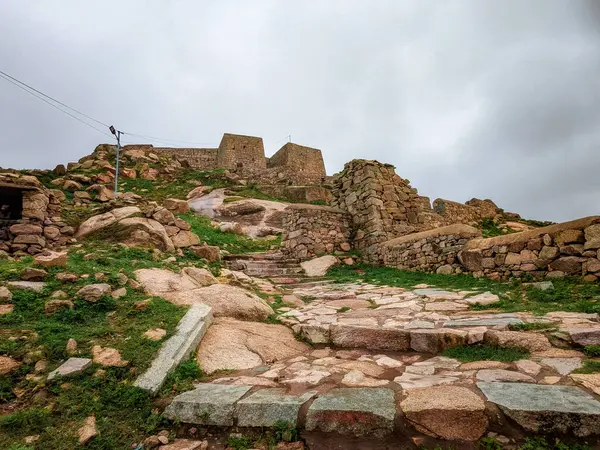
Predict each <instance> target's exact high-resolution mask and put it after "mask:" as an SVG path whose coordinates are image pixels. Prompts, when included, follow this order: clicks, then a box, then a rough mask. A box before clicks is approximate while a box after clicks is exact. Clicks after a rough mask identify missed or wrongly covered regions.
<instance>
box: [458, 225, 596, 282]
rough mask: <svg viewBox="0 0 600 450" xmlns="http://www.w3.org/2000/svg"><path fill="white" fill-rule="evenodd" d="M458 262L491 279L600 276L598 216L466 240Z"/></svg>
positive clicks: (592, 279) (594, 278)
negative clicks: (519, 231)
mask: <svg viewBox="0 0 600 450" xmlns="http://www.w3.org/2000/svg"><path fill="white" fill-rule="evenodd" d="M459 256H460V260H461V263H462V265H463V266H464V267H465V270H466V271H469V272H472V273H473V274H474V275H476V276H487V277H490V278H494V279H508V278H522V277H523V276H525V275H530V276H532V277H534V278H536V279H541V278H558V277H563V276H565V275H570V276H584V277H586V280H587V281H597V280H598V278H599V277H600V216H592V217H586V218H583V219H578V220H574V221H571V222H565V223H560V224H556V225H550V226H547V227H543V228H536V229H533V230H528V231H524V232H521V233H514V234H507V235H504V236H497V237H493V238H487V239H474V240H471V241H469V242H468V243H467V244H466V245H465V247H464V249H463V251H462V252H461V254H460V255H459Z"/></svg>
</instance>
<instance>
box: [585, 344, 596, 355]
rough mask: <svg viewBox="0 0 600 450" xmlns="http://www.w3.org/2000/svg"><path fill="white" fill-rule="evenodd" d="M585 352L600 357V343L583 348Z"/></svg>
mask: <svg viewBox="0 0 600 450" xmlns="http://www.w3.org/2000/svg"><path fill="white" fill-rule="evenodd" d="M583 353H585V354H586V355H587V356H591V357H600V345H588V346H587V347H584V348H583Z"/></svg>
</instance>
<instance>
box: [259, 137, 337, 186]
mask: <svg viewBox="0 0 600 450" xmlns="http://www.w3.org/2000/svg"><path fill="white" fill-rule="evenodd" d="M267 167H269V168H277V169H279V171H281V170H282V169H283V170H284V171H285V174H286V175H289V176H292V177H294V178H293V179H294V180H298V181H302V182H304V183H320V182H321V181H322V179H323V178H325V177H326V176H327V174H326V172H325V163H324V162H323V155H322V154H321V150H318V149H316V148H310V147H305V146H302V145H298V144H294V143H291V142H288V143H287V144H285V145H284V146H283V147H281V149H279V151H278V152H277V153H275V154H274V155H273V156H271V158H269V160H268V163H267Z"/></svg>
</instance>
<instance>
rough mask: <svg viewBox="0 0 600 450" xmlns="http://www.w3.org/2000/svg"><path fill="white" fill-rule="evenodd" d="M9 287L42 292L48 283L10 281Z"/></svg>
mask: <svg viewBox="0 0 600 450" xmlns="http://www.w3.org/2000/svg"><path fill="white" fill-rule="evenodd" d="M6 284H8V285H9V286H11V287H14V288H15V289H23V290H26V291H33V292H42V291H43V290H44V288H45V287H46V283H44V282H43V281H9V282H8V283H6Z"/></svg>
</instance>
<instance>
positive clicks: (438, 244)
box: [379, 224, 481, 274]
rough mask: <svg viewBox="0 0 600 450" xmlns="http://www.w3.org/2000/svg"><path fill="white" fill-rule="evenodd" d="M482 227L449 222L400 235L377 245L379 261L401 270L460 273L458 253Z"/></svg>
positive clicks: (479, 233) (479, 234)
mask: <svg viewBox="0 0 600 450" xmlns="http://www.w3.org/2000/svg"><path fill="white" fill-rule="evenodd" d="M476 237H481V231H479V230H478V229H476V228H473V227H470V226H468V225H462V224H461V225H449V226H446V227H442V228H435V229H433V230H427V231H422V232H420V233H413V234H409V235H407V236H402V237H399V238H396V239H392V240H390V241H387V242H384V243H383V244H381V245H380V251H379V253H380V255H381V260H382V264H383V265H384V266H387V267H394V268H396V269H402V270H420V271H423V272H438V273H444V274H452V273H461V272H463V269H462V267H461V264H460V262H459V260H458V254H459V252H460V251H461V250H462V249H463V247H464V245H465V244H466V243H467V242H468V241H469V240H470V239H473V238H476Z"/></svg>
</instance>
